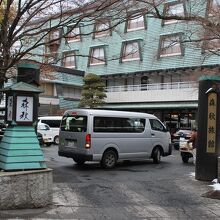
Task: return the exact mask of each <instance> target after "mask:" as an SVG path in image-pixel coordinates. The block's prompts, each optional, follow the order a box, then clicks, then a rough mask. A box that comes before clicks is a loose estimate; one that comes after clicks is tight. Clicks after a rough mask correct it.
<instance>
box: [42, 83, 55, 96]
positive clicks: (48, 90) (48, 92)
mask: <svg viewBox="0 0 220 220" xmlns="http://www.w3.org/2000/svg"><path fill="white" fill-rule="evenodd" d="M40 88H42V89H43V90H44V92H43V93H42V96H53V95H54V93H53V90H54V89H53V84H51V83H41V85H40Z"/></svg>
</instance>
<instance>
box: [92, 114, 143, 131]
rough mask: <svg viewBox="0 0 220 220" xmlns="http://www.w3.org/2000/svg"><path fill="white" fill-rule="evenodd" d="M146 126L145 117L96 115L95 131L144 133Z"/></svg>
mask: <svg viewBox="0 0 220 220" xmlns="http://www.w3.org/2000/svg"><path fill="white" fill-rule="evenodd" d="M144 128H145V119H142V118H117V117H98V116H97V117H94V122H93V129H94V132H104V133H114V132H117V133H142V132H144Z"/></svg>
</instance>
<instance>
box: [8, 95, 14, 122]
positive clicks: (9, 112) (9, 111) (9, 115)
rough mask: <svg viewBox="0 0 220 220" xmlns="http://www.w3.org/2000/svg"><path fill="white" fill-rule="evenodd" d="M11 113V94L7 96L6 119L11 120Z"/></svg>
mask: <svg viewBox="0 0 220 220" xmlns="http://www.w3.org/2000/svg"><path fill="white" fill-rule="evenodd" d="M12 114H13V96H8V104H7V121H12V116H13V115H12Z"/></svg>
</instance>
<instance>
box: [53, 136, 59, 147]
mask: <svg viewBox="0 0 220 220" xmlns="http://www.w3.org/2000/svg"><path fill="white" fill-rule="evenodd" d="M54 143H55V144H56V145H58V144H59V136H55V137H54Z"/></svg>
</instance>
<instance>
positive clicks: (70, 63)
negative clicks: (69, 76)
mask: <svg viewBox="0 0 220 220" xmlns="http://www.w3.org/2000/svg"><path fill="white" fill-rule="evenodd" d="M75 56H76V54H75V52H74V51H71V52H69V51H68V52H64V53H63V66H64V67H66V68H75V67H76V59H75Z"/></svg>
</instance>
